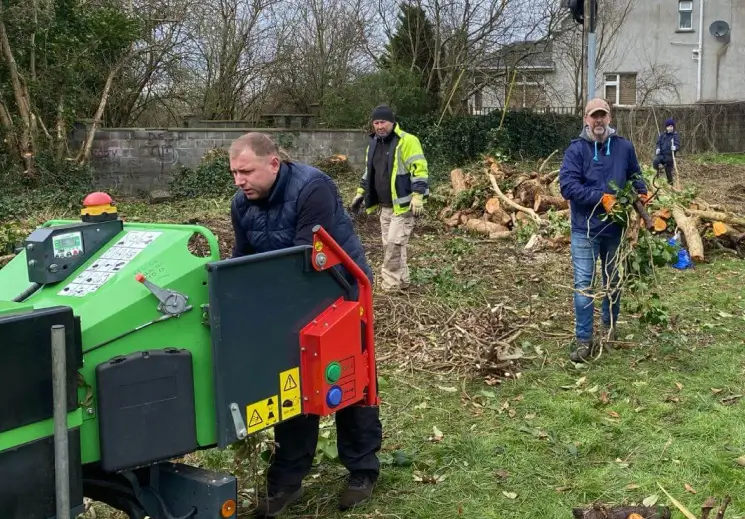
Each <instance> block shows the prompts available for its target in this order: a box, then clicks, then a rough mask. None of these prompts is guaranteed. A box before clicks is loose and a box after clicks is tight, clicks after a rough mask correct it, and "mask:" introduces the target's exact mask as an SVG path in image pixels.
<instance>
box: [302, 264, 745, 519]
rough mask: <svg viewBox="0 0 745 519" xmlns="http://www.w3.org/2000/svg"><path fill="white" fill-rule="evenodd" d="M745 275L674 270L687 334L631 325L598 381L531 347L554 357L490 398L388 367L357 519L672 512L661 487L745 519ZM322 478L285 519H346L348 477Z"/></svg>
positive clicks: (594, 367) (558, 346)
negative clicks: (618, 508)
mask: <svg viewBox="0 0 745 519" xmlns="http://www.w3.org/2000/svg"><path fill="white" fill-rule="evenodd" d="M744 274H745V264H743V263H742V262H738V261H736V260H735V261H731V260H719V262H718V263H715V264H712V265H703V266H698V267H697V268H696V269H695V270H688V271H684V272H678V271H675V270H673V269H667V270H665V271H664V273H663V278H664V279H663V283H664V284H665V285H667V286H668V290H666V291H665V292H666V293H667V294H668V300H667V301H666V302H667V303H668V304H669V305H670V308H671V310H672V313H673V314H675V316H674V317H676V319H677V325H676V326H675V327H673V328H671V329H669V330H666V331H663V332H655V333H652V332H651V331H650V330H648V329H646V328H639V327H637V326H635V325H634V323H633V321H632V320H630V319H627V322H626V323H625V324H624V325H623V326H622V327H621V329H620V330H619V331H620V333H621V335H622V336H623V337H624V338H627V339H629V342H630V343H631V345H630V347H629V348H628V349H621V350H616V351H614V352H613V353H612V354H610V355H607V354H604V355H603V356H602V357H601V359H600V360H599V361H597V362H596V363H593V364H591V365H587V366H583V367H576V366H575V365H574V364H572V363H571V362H568V361H567V359H566V345H565V344H563V343H555V342H553V343H552V342H550V341H540V339H536V338H535V337H534V338H531V341H532V343H533V344H534V345H539V346H540V347H541V349H542V350H543V351H545V353H546V356H539V357H538V358H536V359H534V360H532V361H528V362H527V363H525V364H524V365H523V367H522V371H521V372H520V373H521V374H520V377H519V378H516V377H514V376H513V377H511V379H507V380H506V381H504V382H503V383H502V384H500V385H498V386H495V387H490V386H489V385H487V384H486V383H484V382H482V381H481V380H480V379H475V380H472V381H470V382H469V383H467V384H464V383H463V381H462V380H461V379H456V378H447V377H440V376H436V375H432V374H426V373H425V374H419V375H412V374H411V373H405V372H404V371H403V370H400V369H398V368H396V367H393V366H385V367H383V369H382V374H383V375H384V376H385V380H386V382H385V384H384V385H383V387H382V388H381V391H382V398H383V402H384V403H383V407H382V419H383V422H384V428H385V442H384V452H383V453H382V454H381V459H382V460H383V462H384V469H383V473H382V476H381V480H380V482H379V486H378V488H377V492H376V495H375V499H374V500H373V501H372V502H371V503H369V504H368V505H365V506H364V507H363V508H360V509H359V510H358V511H357V512H356V514H358V515H354V517H402V518H403V517H406V518H427V519H429V518H440V517H461V516H462V517H474V518H482V517H483V518H491V517H494V518H497V517H499V518H525V519H528V518H531V519H532V518H536V517H541V518H545V519H552V518H556V519H559V518H566V517H571V509H572V508H573V507H578V506H584V505H587V504H589V503H592V502H595V501H598V502H602V503H607V504H631V503H641V502H642V501H643V500H644V499H645V498H648V497H650V496H655V495H656V496H657V503H658V504H664V505H668V506H671V507H672V508H674V506H673V505H672V504H671V503H670V501H669V499H668V498H667V497H666V496H665V495H664V493H663V492H662V490H661V489H660V487H659V486H658V484H659V485H661V486H662V487H664V488H665V489H666V490H667V491H668V492H670V493H671V495H672V496H673V497H675V498H676V499H677V500H679V501H680V502H681V503H683V504H684V505H685V506H687V507H688V508H689V509H690V510H691V511H692V512H693V513H694V514H696V515H697V516H698V515H699V514H700V507H701V505H702V504H703V502H704V500H705V499H706V497H707V496H709V495H711V496H715V497H717V498H718V499H721V498H723V497H724V495H725V494H730V495H731V496H732V498H733V502H732V504H731V505H730V507H729V509H728V512H727V515H726V516H725V517H727V518H730V519H732V518H739V517H742V516H743V514H745V503H743V501H742V498H741V494H740V490H741V489H742V488H745V467H742V466H740V465H738V464H737V463H736V462H735V460H736V459H737V458H738V457H740V456H743V455H745V409H744V408H743V406H744V405H745V402H743V401H742V400H741V399H740V398H737V395H742V394H745V387H743V386H745V382H743V373H744V372H745V355H743V353H742V348H743V346H744V344H745V341H744V340H743V338H745V317H744V315H745V302H744V301H743V299H742V295H743V294H742V289H741V288H740V286H741V284H740V281H739V280H741V279H742V276H743V275H744ZM631 336H633V337H631ZM442 388H445V389H442ZM434 428H437V430H439V431H440V432H442V435H443V436H442V439H441V440H440V441H435V440H433V439H432V437H433V436H434V433H435V430H434ZM396 460H397V461H398V463H397V462H396ZM402 460H403V461H406V460H409V461H410V462H411V464H410V465H409V464H407V463H403V464H402V463H401V461H402ZM314 473H316V474H317V473H320V476H318V477H311V478H309V492H308V493H307V494H306V497H305V500H304V503H303V504H302V505H298V506H296V507H294V508H293V510H292V512H291V513H290V514H288V516H287V517H327V518H336V517H339V518H340V517H350V515H345V514H342V513H339V512H334V506H335V499H336V493H337V492H338V491H340V490H341V488H342V483H343V481H340V479H339V478H340V477H341V476H342V475H343V469H342V468H341V467H340V466H339V465H338V464H337V463H335V462H329V461H325V462H324V463H322V464H321V466H320V467H317V468H316V470H314ZM417 479H424V481H418V480H417ZM427 481H430V482H429V483H428V482H427ZM433 481H436V482H433ZM686 484H688V485H690V487H691V488H693V489H694V490H695V491H696V492H697V493H696V494H695V495H694V494H691V493H689V492H686V490H685V485H686ZM376 513H379V514H380V515H376ZM365 514H370V515H365ZM673 517H683V516H682V515H681V514H680V513H679V512H677V510H674V511H673Z"/></svg>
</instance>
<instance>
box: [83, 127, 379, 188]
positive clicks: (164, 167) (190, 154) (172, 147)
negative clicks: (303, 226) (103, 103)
mask: <svg viewBox="0 0 745 519" xmlns="http://www.w3.org/2000/svg"><path fill="white" fill-rule="evenodd" d="M249 131H252V130H251V129H250V128H171V129H136V128H102V129H99V130H98V131H96V135H95V138H94V141H93V149H92V153H91V164H92V166H93V168H94V171H95V173H96V176H97V178H98V179H99V182H98V183H99V187H100V188H101V189H112V188H113V189H116V190H118V191H120V192H122V193H128V194H145V193H151V192H153V191H164V190H165V191H167V190H168V185H169V182H170V181H171V179H172V178H173V174H174V173H175V172H176V171H178V169H179V168H180V167H181V166H182V165H183V166H187V167H192V168H193V167H196V166H197V165H198V164H199V162H200V160H201V159H202V157H203V156H204V154H205V153H206V152H207V151H209V150H210V149H213V148H227V147H229V146H230V144H231V142H233V140H234V139H236V138H237V137H239V136H240V135H242V134H244V133H246V132H249ZM258 131H263V132H266V133H267V134H269V135H271V136H272V137H273V138H275V139H276V141H277V142H278V143H279V145H280V146H281V147H282V148H283V149H284V150H285V151H286V152H288V153H289V155H290V156H291V157H292V158H293V159H295V160H297V161H299V162H314V161H316V160H317V159H320V158H324V157H328V156H331V155H334V154H343V155H346V156H347V158H348V160H349V161H350V162H351V163H352V164H353V165H355V166H356V167H359V168H362V167H363V163H364V160H365V157H364V155H365V147H366V145H367V138H366V135H365V133H364V132H362V131H359V130H304V129H274V128H262V129H260V130H258ZM85 137H86V130H85V129H83V128H81V129H79V130H77V131H76V132H75V134H74V135H73V143H72V145H73V146H74V147H75V148H77V147H78V146H80V145H81V144H82V143H83V142H84V140H85ZM360 174H362V171H361V169H360Z"/></svg>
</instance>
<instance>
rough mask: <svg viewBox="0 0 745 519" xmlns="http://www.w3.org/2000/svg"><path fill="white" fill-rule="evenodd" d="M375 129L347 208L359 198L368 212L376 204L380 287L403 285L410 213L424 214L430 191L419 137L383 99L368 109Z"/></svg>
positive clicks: (411, 222) (354, 205)
mask: <svg viewBox="0 0 745 519" xmlns="http://www.w3.org/2000/svg"><path fill="white" fill-rule="evenodd" d="M371 121H372V125H373V128H374V130H375V131H374V132H373V133H372V134H371V135H370V142H369V144H368V146H367V151H366V157H365V158H366V165H365V174H364V175H363V176H362V182H361V184H360V187H359V188H357V196H355V197H354V200H353V201H352V210H353V211H355V212H358V211H359V209H360V207H361V206H362V203H363V202H364V203H365V208H366V210H367V213H368V214H372V213H374V212H376V211H377V210H378V209H380V227H381V229H380V230H381V235H382V238H383V254H384V255H383V266H382V274H383V278H382V282H381V288H382V289H383V290H400V289H405V288H407V287H408V286H409V284H410V282H411V281H410V278H409V267H408V265H407V262H406V260H407V258H406V248H407V245H408V243H409V238H410V237H411V232H412V231H413V230H414V218H415V217H417V216H420V215H422V214H424V202H425V200H426V199H427V198H428V197H429V178H428V172H427V159H426V158H425V157H424V152H423V151H422V145H421V144H420V143H419V139H418V138H417V137H415V136H414V135H412V134H410V133H406V132H405V131H403V130H402V129H401V128H400V127H399V126H398V124H396V119H395V117H394V115H393V111H392V110H391V109H390V108H389V107H388V106H385V105H381V106H378V107H377V108H375V109H374V110H373V112H372V115H371Z"/></svg>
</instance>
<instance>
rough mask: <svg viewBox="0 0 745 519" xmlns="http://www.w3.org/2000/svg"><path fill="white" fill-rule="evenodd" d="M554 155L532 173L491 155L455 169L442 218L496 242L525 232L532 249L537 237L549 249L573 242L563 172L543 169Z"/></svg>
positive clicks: (451, 174)
mask: <svg viewBox="0 0 745 519" xmlns="http://www.w3.org/2000/svg"><path fill="white" fill-rule="evenodd" d="M549 159H550V157H549ZM549 159H546V160H545V161H544V162H543V163H542V164H541V166H540V167H539V168H538V170H537V171H533V172H526V171H524V170H518V169H511V168H509V166H507V165H506V164H502V163H500V162H498V161H497V160H495V159H494V158H492V157H486V158H485V159H484V160H483V161H482V162H481V163H479V164H476V165H475V166H474V167H471V168H464V169H460V168H459V169H454V170H452V171H451V172H450V183H451V186H450V190H449V193H448V195H447V199H448V204H447V206H446V207H445V208H444V209H442V210H441V211H440V213H439V217H440V219H441V220H442V221H444V222H445V224H446V225H447V226H448V227H450V228H458V229H463V230H466V231H468V232H471V233H474V234H479V235H482V236H484V237H486V238H489V239H492V240H502V239H511V238H513V237H516V236H517V235H518V234H519V233H524V236H525V237H530V240H529V241H528V247H527V248H533V247H534V246H535V245H536V242H537V241H538V240H540V241H541V243H542V244H544V245H548V246H549V248H555V247H558V246H561V245H563V244H566V243H568V236H569V224H568V218H567V217H568V215H569V202H567V200H565V199H564V198H563V197H562V196H561V192H560V190H559V170H558V169H557V170H554V171H550V172H544V171H543V170H544V168H545V166H546V164H547V163H548V160H549ZM539 231H540V232H539Z"/></svg>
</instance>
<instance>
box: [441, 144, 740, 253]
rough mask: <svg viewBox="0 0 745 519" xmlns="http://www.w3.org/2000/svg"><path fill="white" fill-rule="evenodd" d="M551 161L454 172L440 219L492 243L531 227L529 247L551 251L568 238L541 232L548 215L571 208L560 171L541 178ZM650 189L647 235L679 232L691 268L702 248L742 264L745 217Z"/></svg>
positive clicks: (492, 163)
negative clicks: (524, 167)
mask: <svg viewBox="0 0 745 519" xmlns="http://www.w3.org/2000/svg"><path fill="white" fill-rule="evenodd" d="M549 159H550V157H549ZM549 159H546V160H545V161H544V162H543V163H542V164H541V166H540V167H539V168H538V170H537V171H534V172H530V173H527V172H524V171H520V170H510V169H508V168H507V167H505V166H504V165H503V164H501V163H500V162H498V161H497V160H495V159H493V158H491V157H486V158H485V159H484V160H483V162H482V163H479V164H477V165H475V167H473V168H470V169H460V168H459V169H454V170H452V171H451V172H450V193H449V196H448V200H449V203H448V205H447V206H446V207H445V208H444V209H442V210H441V211H440V213H439V217H440V219H441V220H443V221H444V222H445V224H446V225H447V226H448V227H450V228H459V229H464V230H467V231H469V232H473V233H476V234H479V235H482V236H485V237H488V238H490V239H508V238H511V237H513V236H514V235H515V231H516V230H517V229H519V228H520V226H521V225H523V224H526V223H527V224H535V226H534V235H533V237H532V239H531V241H530V242H529V245H532V244H534V243H535V241H536V240H539V241H541V243H542V244H543V245H546V244H548V245H549V248H551V247H553V246H559V245H561V244H566V243H568V236H566V235H564V236H561V235H555V234H554V235H553V236H551V235H549V236H547V235H546V233H545V232H541V230H542V229H545V228H546V227H547V224H548V223H549V217H550V216H549V215H554V217H556V218H561V217H564V218H567V217H568V215H569V202H568V201H567V200H565V199H564V198H563V197H562V196H561V192H560V189H559V170H558V169H556V170H553V171H550V172H543V169H544V168H545V166H546V164H547V163H548V160H549ZM649 187H650V191H654V192H655V193H656V196H654V197H653V202H652V205H651V206H650V209H649V211H650V214H651V217H652V219H653V222H654V229H650V230H652V231H653V232H655V233H656V234H665V235H673V234H674V233H675V232H676V230H679V231H680V234H681V235H682V237H683V245H684V246H685V247H686V248H687V249H688V252H689V254H690V256H691V259H693V261H694V262H703V261H704V259H705V254H704V244H706V245H707V246H708V247H709V248H713V249H719V250H725V251H729V252H732V253H735V254H737V255H738V256H739V257H741V258H745V217H742V216H739V215H737V214H734V213H732V212H729V211H727V210H726V208H725V207H722V206H718V205H712V204H708V203H707V202H706V201H705V200H702V199H700V198H698V199H696V200H694V201H693V202H692V203H691V204H687V205H686V206H685V207H684V206H682V205H680V204H679V203H677V202H675V197H673V196H665V194H666V193H668V194H669V193H673V192H674V191H672V190H671V188H668V187H666V186H665V187H663V188H661V189H660V190H659V192H658V191H657V190H656V188H655V189H653V188H652V186H649ZM637 220H638V219H637ZM637 225H638V221H637ZM564 229H565V230H568V226H565V227H564ZM632 234H633V235H635V233H632Z"/></svg>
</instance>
